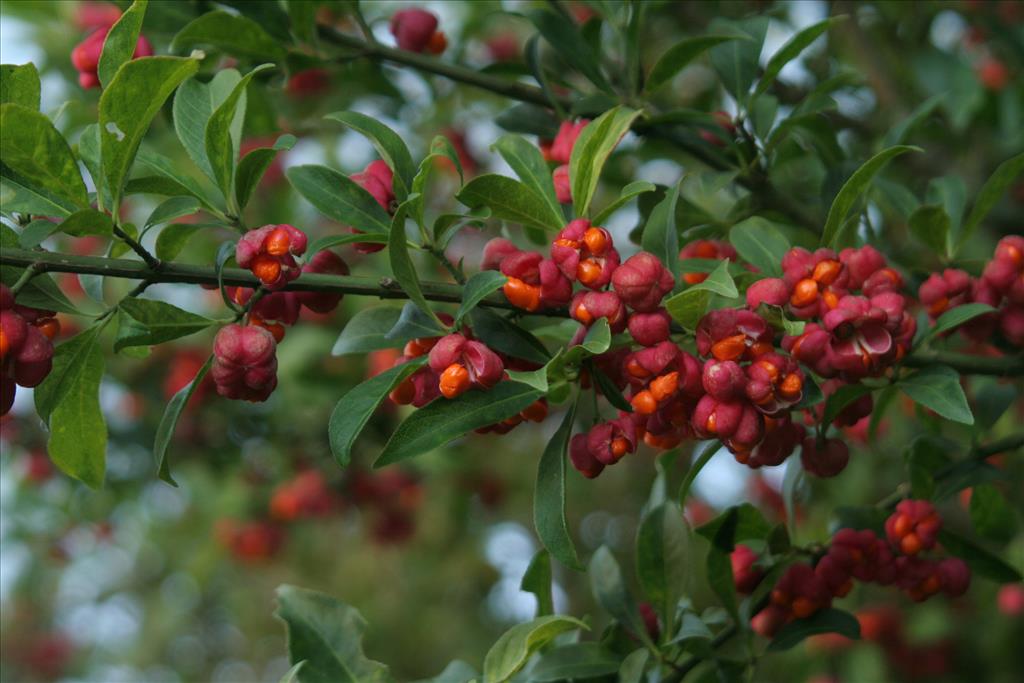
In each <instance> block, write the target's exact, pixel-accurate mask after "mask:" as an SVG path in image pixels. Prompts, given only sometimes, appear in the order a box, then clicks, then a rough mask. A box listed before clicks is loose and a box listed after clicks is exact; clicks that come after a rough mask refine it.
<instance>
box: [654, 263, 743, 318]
mask: <svg viewBox="0 0 1024 683" xmlns="http://www.w3.org/2000/svg"><path fill="white" fill-rule="evenodd" d="M712 294H718V295H720V296H724V297H727V298H730V299H731V298H735V297H738V296H739V291H738V290H737V289H736V283H734V282H733V280H732V276H731V275H729V262H728V261H722V263H721V264H720V265H719V266H718V267H717V268H715V270H714V271H712V273H711V274H710V275H708V277H707V279H706V280H704V281H703V282H699V283H697V284H695V285H691V286H689V287H687V288H686V289H684V290H683V291H681V292H679V294H676V295H674V296H671V297H669V298H668V299H667V300H666V301H665V309H666V310H667V311H668V314H669V315H670V316H672V319H673V320H675V321H676V322H678V323H679V324H680V325H682V326H683V328H684V329H686V330H689V331H693V330H695V329H696V328H697V324H698V323H699V322H700V319H701V318H703V317H704V314H705V313H707V311H708V304H709V303H711V295H712Z"/></svg>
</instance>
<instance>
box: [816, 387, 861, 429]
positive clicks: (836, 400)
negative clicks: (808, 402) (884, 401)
mask: <svg viewBox="0 0 1024 683" xmlns="http://www.w3.org/2000/svg"><path fill="white" fill-rule="evenodd" d="M871 392H872V388H871V387H869V386H866V385H864V384H844V385H843V386H841V387H839V388H838V389H836V390H835V392H834V393H832V394H830V395H829V397H828V398H827V399H825V413H824V415H823V416H822V418H821V424H823V425H831V424H832V423H833V422H834V421H835V419H836V416H837V415H839V413H841V412H843V410H844V409H845V408H846V407H847V406H849V405H851V404H852V403H853V402H854V401H856V400H857V399H859V398H861V397H862V396H864V395H866V394H870V393H871Z"/></svg>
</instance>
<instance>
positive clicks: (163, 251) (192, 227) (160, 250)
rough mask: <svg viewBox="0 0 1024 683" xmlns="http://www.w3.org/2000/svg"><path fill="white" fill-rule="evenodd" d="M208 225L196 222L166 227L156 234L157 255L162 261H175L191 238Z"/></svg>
mask: <svg viewBox="0 0 1024 683" xmlns="http://www.w3.org/2000/svg"><path fill="white" fill-rule="evenodd" d="M206 227H207V226H205V225H198V224H195V223H175V224H173V225H168V226H166V227H164V229H163V230H161V231H160V233H159V234H158V235H157V236H156V257H157V258H158V259H160V260H161V261H173V260H174V259H175V258H177V256H178V254H180V253H181V250H182V249H184V248H185V244H186V243H187V242H188V240H189V238H191V237H192V235H194V234H196V233H197V232H199V231H200V230H203V229H205V228H206Z"/></svg>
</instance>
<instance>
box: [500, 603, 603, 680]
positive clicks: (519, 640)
mask: <svg viewBox="0 0 1024 683" xmlns="http://www.w3.org/2000/svg"><path fill="white" fill-rule="evenodd" d="M581 628H583V629H585V628H587V625H586V624H584V623H583V622H582V621H580V620H579V619H574V618H573V617H565V616H560V615H551V616H546V617H538V618H537V619H534V620H533V621H530V622H527V623H525V624H519V625H517V626H513V627H512V628H510V629H509V630H507V631H505V632H504V633H503V634H501V637H500V638H498V640H497V642H495V643H494V645H493V646H492V647H491V649H490V650H489V651H488V652H487V657H486V658H484V683H504V682H505V681H507V680H509V679H510V678H512V676H514V675H515V673H516V672H517V671H519V670H520V669H521V668H523V665H524V664H526V661H527V660H528V659H529V658H530V656H531V655H532V654H533V653H534V652H536V651H537V650H539V649H540V648H542V647H544V646H545V645H547V644H548V643H550V642H551V641H552V640H554V639H555V636H557V635H559V634H561V633H565V632H567V631H575V630H577V629H581Z"/></svg>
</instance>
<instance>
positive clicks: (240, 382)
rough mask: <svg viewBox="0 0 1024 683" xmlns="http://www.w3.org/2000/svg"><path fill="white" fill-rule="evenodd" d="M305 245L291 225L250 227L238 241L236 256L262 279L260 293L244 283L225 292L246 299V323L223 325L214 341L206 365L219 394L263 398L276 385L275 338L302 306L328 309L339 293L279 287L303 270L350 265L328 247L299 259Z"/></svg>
mask: <svg viewBox="0 0 1024 683" xmlns="http://www.w3.org/2000/svg"><path fill="white" fill-rule="evenodd" d="M305 251H306V235H305V234H304V233H303V232H302V231H301V230H299V229H297V228H295V227H293V226H291V225H265V226H263V227H262V228H258V229H256V230H251V231H249V232H248V233H246V234H245V235H244V236H243V237H242V239H241V240H239V242H238V246H237V247H236V249H235V260H236V261H237V262H238V264H239V265H240V266H242V267H244V268H248V269H249V270H251V271H252V273H253V274H254V275H255V276H256V277H258V278H259V279H260V281H261V282H262V289H263V290H265V291H261V292H260V293H259V298H257V299H256V300H255V301H251V300H252V297H253V296H254V295H255V294H256V292H255V291H254V290H252V289H249V288H247V287H237V288H236V287H229V288H227V289H226V291H227V294H228V296H229V297H230V298H231V299H232V300H233V301H234V302H235V303H237V304H239V305H243V306H244V305H247V304H250V302H251V306H250V308H249V311H248V313H247V316H246V317H247V320H246V324H244V325H239V324H231V325H227V326H225V327H223V328H222V329H221V330H220V331H219V332H218V333H217V337H216V339H215V340H214V344H213V353H214V363H213V367H212V369H211V371H210V373H211V376H212V377H213V380H214V382H215V384H216V386H217V393H218V394H220V395H221V396H225V397H227V398H232V399H242V400H246V401H256V402H258V401H265V400H267V398H269V397H270V394H271V393H272V392H273V391H274V388H275V387H276V386H277V344H278V343H279V342H280V341H281V340H282V339H284V336H285V326H290V325H294V324H295V323H296V321H298V318H299V313H300V310H301V308H302V307H303V306H305V307H306V308H308V309H309V310H311V311H313V312H315V313H329V312H331V311H332V310H334V309H335V308H336V307H337V306H338V303H339V302H340V301H341V299H342V295H341V294H337V293H332V292H284V291H279V290H281V289H282V288H283V287H285V285H287V284H288V283H289V282H291V281H292V280H295V279H296V278H297V277H299V275H300V274H302V273H326V274H332V275H347V274H348V272H349V269H348V265H346V263H345V262H344V261H343V260H342V259H341V257H339V256H338V255H337V254H335V253H334V252H331V251H326V250H325V251H321V252H318V253H317V254H315V255H314V256H313V258H311V259H310V260H309V262H307V263H305V264H303V265H300V263H299V261H298V258H299V257H301V256H302V254H304V253H305Z"/></svg>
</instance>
